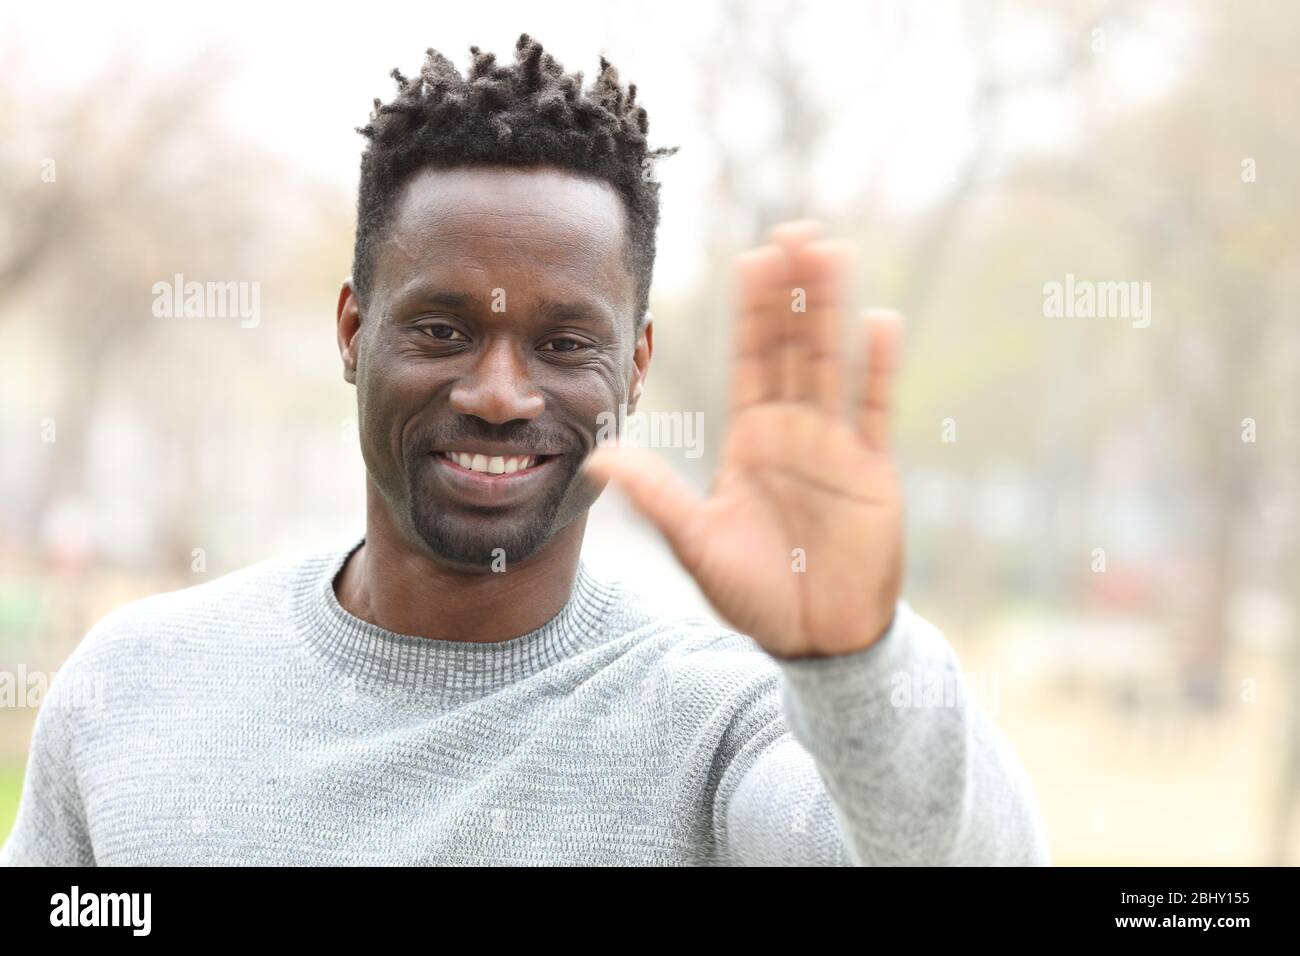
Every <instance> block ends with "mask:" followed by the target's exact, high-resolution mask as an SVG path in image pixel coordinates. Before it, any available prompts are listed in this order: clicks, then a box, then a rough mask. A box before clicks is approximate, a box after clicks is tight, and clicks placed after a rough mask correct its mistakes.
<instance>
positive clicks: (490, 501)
mask: <svg viewBox="0 0 1300 956" xmlns="http://www.w3.org/2000/svg"><path fill="white" fill-rule="evenodd" d="M433 459H434V462H435V464H436V470H437V474H438V477H439V479H440V480H441V483H442V484H443V486H444V487H445V488H446V489H447V491H448V492H449V493H450V495H451V497H452V498H453V499H456V500H458V501H460V502H461V503H462V504H466V505H471V506H479V507H498V508H504V507H511V506H513V505H519V504H523V503H525V502H526V501H527V500H528V499H529V498H531V497H532V496H533V495H535V494H536V493H537V491H538V490H539V489H540V488H541V487H542V486H543V485H544V484H545V483H546V482H547V481H548V480H549V477H550V475H551V474H552V473H553V472H555V471H556V462H557V461H559V459H560V456H559V455H536V454H518V453H516V454H502V455H493V454H487V452H486V451H483V450H478V451H476V450H473V449H458V450H449V451H438V452H434V453H433Z"/></svg>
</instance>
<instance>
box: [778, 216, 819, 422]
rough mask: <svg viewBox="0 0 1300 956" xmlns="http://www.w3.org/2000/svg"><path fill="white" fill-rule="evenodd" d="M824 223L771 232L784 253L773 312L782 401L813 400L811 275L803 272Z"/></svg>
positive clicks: (805, 223) (808, 222)
mask: <svg viewBox="0 0 1300 956" xmlns="http://www.w3.org/2000/svg"><path fill="white" fill-rule="evenodd" d="M821 234H822V228H821V224H820V223H817V222H815V221H813V220H810V219H804V220H799V221H797V222H786V223H781V224H780V225H777V226H773V227H772V229H771V230H769V233H768V235H769V237H770V238H771V241H772V242H773V243H774V244H775V245H776V246H777V247H778V248H780V249H781V251H782V252H783V253H784V258H785V261H784V264H783V266H782V268H781V270H780V272H779V273H778V274H777V276H774V278H779V281H778V282H774V284H773V285H774V288H773V289H772V298H771V309H772V315H773V316H774V317H775V320H776V327H777V334H778V339H777V346H778V348H779V352H778V354H777V356H776V366H777V375H778V378H779V385H778V388H777V393H778V397H779V398H780V399H781V400H782V401H789V402H806V401H811V400H812V398H813V380H812V375H811V368H810V366H809V363H808V360H807V353H808V340H807V337H806V336H805V334H804V324H805V323H804V320H805V318H806V316H807V311H808V302H807V300H808V288H807V282H808V280H807V276H806V275H804V274H803V272H802V271H801V269H800V264H801V263H800V260H801V257H802V252H803V250H804V249H805V248H806V247H807V246H808V245H809V243H812V242H815V241H816V240H817V239H819V238H820V237H821Z"/></svg>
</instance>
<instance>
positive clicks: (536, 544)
mask: <svg viewBox="0 0 1300 956" xmlns="http://www.w3.org/2000/svg"><path fill="white" fill-rule="evenodd" d="M581 463H582V457H581V456H580V455H576V454H567V455H562V456H558V457H557V458H556V459H555V465H554V467H555V468H556V469H557V470H558V476H557V477H556V478H554V479H553V480H552V481H551V486H550V487H549V488H548V489H547V491H546V494H545V496H544V497H542V498H540V499H539V500H537V501H535V502H531V503H529V504H528V505H526V506H521V507H516V508H509V509H505V510H493V509H470V508H465V507H462V506H453V507H448V506H447V504H446V503H444V502H442V501H440V500H438V498H437V496H436V494H435V493H434V491H433V488H434V487H435V482H434V479H432V477H431V476H427V475H425V474H422V473H421V470H422V469H427V468H433V467H437V464H436V463H435V462H434V461H433V460H432V459H430V458H427V457H426V458H425V459H424V461H422V462H421V463H419V464H418V465H415V466H414V467H412V466H410V465H408V467H407V480H408V484H407V487H408V488H409V489H410V495H411V497H410V519H411V526H412V527H413V528H414V529H415V532H416V534H418V535H419V536H420V539H421V540H422V541H424V543H425V545H426V546H427V547H428V548H429V551H430V552H431V553H432V554H434V555H435V556H436V557H437V558H438V559H439V560H441V561H442V562H444V563H446V564H449V565H454V566H457V567H464V568H477V569H482V570H491V569H493V568H494V567H499V566H500V565H501V562H502V560H504V562H505V567H509V566H510V565H512V564H515V563H518V562H521V561H525V560H527V559H528V558H530V557H532V556H533V555H534V554H536V553H537V552H538V551H540V550H541V549H542V547H543V546H544V545H545V544H546V543H547V542H548V541H549V540H550V539H551V537H552V536H553V535H554V534H555V533H556V532H557V531H560V530H562V529H563V528H564V527H565V526H566V525H568V523H569V522H570V521H571V520H572V519H573V517H574V516H573V515H572V514H568V513H567V510H571V509H567V510H566V509H564V504H565V500H566V498H567V497H568V495H569V490H570V488H571V487H572V486H573V484H574V481H575V480H576V479H578V477H579V476H578V469H579V467H580V466H581Z"/></svg>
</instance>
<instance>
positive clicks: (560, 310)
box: [398, 285, 617, 326]
mask: <svg viewBox="0 0 1300 956" xmlns="http://www.w3.org/2000/svg"><path fill="white" fill-rule="evenodd" d="M398 301H399V302H400V303H401V305H402V307H403V308H406V309H427V308H440V309H460V310H468V309H475V308H477V307H478V306H479V305H480V303H479V298H478V296H475V295H472V294H470V293H468V292H455V291H451V290H447V289H438V288H431V287H427V286H422V285H416V286H413V287H411V288H410V289H408V290H406V291H405V292H404V293H402V294H401V295H400V296H399V298H398ZM536 311H537V313H538V314H540V315H543V316H545V317H546V319H548V320H549V321H557V320H564V319H567V320H569V321H575V322H591V323H598V324H600V323H603V324H607V325H610V326H613V325H615V324H616V322H617V316H615V315H614V314H613V312H612V311H611V310H609V309H607V308H604V307H603V306H601V305H600V304H599V303H595V302H587V301H563V300H559V299H542V300H541V301H540V302H538V303H537V308H536Z"/></svg>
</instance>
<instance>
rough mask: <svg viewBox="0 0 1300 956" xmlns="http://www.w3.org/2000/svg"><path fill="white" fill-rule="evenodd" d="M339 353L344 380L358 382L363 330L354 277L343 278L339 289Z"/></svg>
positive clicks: (352, 382)
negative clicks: (361, 332)
mask: <svg viewBox="0 0 1300 956" xmlns="http://www.w3.org/2000/svg"><path fill="white" fill-rule="evenodd" d="M337 325H338V328H337V330H336V331H337V335H338V340H339V355H340V356H341V357H342V358H343V380H344V381H345V382H349V383H351V384H353V385H355V384H356V383H357V347H358V345H359V344H360V343H359V342H358V341H357V333H359V332H360V331H361V304H360V303H359V302H358V301H357V290H356V287H355V286H353V284H352V277H351V276H349V277H348V278H346V279H344V280H343V288H341V289H340V290H339V305H338V323H337Z"/></svg>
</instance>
